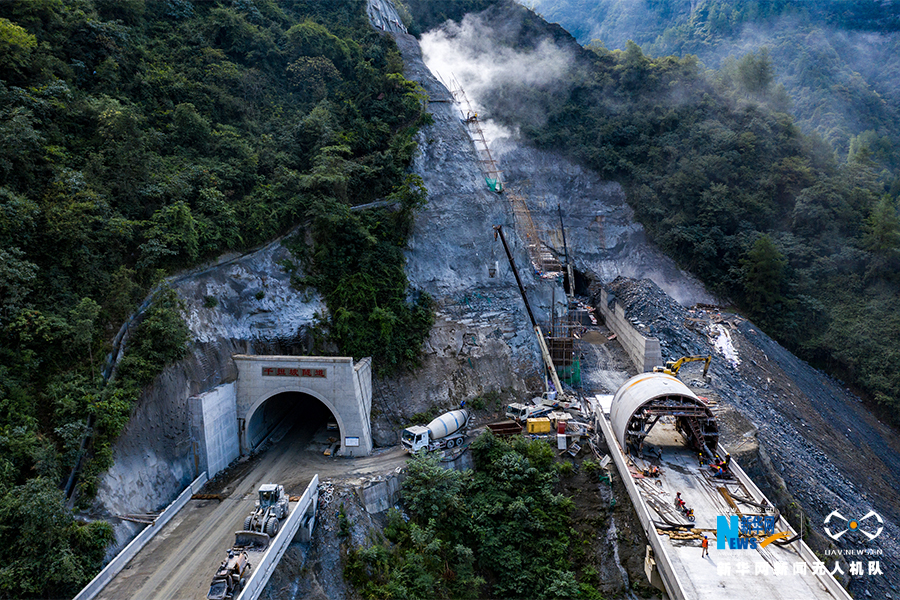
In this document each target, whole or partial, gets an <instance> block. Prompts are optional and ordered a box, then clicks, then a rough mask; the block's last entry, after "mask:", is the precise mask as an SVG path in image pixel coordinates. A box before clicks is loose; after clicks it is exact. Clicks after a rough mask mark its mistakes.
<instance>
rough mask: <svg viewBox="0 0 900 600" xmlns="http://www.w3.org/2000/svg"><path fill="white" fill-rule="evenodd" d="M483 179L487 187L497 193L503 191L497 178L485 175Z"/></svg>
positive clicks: (501, 184)
mask: <svg viewBox="0 0 900 600" xmlns="http://www.w3.org/2000/svg"><path fill="white" fill-rule="evenodd" d="M484 180H485V181H486V182H487V184H488V187H489V188H491V191H492V192H497V193H498V194H499V193H500V192H502V191H503V183H501V182H500V180H499V179H494V178H492V177H485V178H484Z"/></svg>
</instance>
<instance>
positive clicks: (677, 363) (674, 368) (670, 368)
mask: <svg viewBox="0 0 900 600" xmlns="http://www.w3.org/2000/svg"><path fill="white" fill-rule="evenodd" d="M699 360H702V361H704V362H705V363H706V364H705V365H704V366H703V378H704V379H706V374H707V373H708V372H709V363H710V361H712V355H709V356H682V357H681V358H679V359H678V360H674V361H673V360H669V361H666V366H665V367H653V372H654V373H665V374H667V375H671V376H673V377H678V371H679V369H681V367H682V365H684V364H685V363H689V362H695V361H699Z"/></svg>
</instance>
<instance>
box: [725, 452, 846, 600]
mask: <svg viewBox="0 0 900 600" xmlns="http://www.w3.org/2000/svg"><path fill="white" fill-rule="evenodd" d="M722 452H725V453H727V451H726V450H725V448H724V447H723V446H722V445H721V444H719V455H720V456H723V455H722ZM729 468H730V469H731V472H732V473H733V474H734V475H735V477H737V478H738V481H740V482H741V483H743V484H744V487H746V488H747V489H748V490H749V491H750V495H752V496H753V499H754V500H756V501H757V502H760V501H762V500H765V501H766V502H767V503H768V499H767V498H766V496H765V495H764V494H763V493H762V491H761V490H760V489H759V488H758V487H756V484H755V483H753V480H752V479H750V477H749V476H748V475H747V474H746V473H745V472H744V470H743V469H741V467H740V465H738V464H737V463H736V462H734V461H731V466H730V467H729ZM781 521H782V523H783V524H784V529H786V530H787V531H789V532H790V533H791V537H794V536H795V535H797V532H796V531H794V528H793V527H791V526H790V524H789V523H788V522H787V519H784V518H782V519H781ZM797 544H799V550H798V554H800V558H802V559H803V560H804V561H805V562H806V564H807V565H808V568H809V571H810V572H811V573H815V570H814V569H813V565H815V564H817V563H819V562H821V561H820V560H819V558H818V557H817V556H816V555H815V554H814V553H813V551H812V550H810V548H809V546H807V545H806V542H804V541H803V540H798V541H797V542H794V543H793V544H792V546H794V547H796V546H797ZM816 577H818V579H819V581H821V582H822V585H824V586H825V589H827V590H828V591H829V592H831V595H832V596H834V597H835V598H841V599H845V600H851V596H850V594H849V593H848V592H847V590H845V589H844V587H843V586H842V585H841V584H840V583H839V582H838V580H837V579H835V578H834V576H833V575H831V574H830V573H828V572H827V571H826V572H825V573H819V574H817V575H816Z"/></svg>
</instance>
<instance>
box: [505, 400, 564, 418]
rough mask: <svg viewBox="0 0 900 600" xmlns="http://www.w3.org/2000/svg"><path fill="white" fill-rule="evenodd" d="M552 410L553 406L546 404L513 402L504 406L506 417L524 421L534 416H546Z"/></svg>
mask: <svg viewBox="0 0 900 600" xmlns="http://www.w3.org/2000/svg"><path fill="white" fill-rule="evenodd" d="M552 410H553V406H551V405H547V404H521V403H519V402H513V403H512V404H509V405H507V407H506V418H507V419H512V420H514V421H521V422H523V423H524V422H525V421H527V420H528V419H534V418H536V417H546V416H547V415H549V414H550V412H551V411H552Z"/></svg>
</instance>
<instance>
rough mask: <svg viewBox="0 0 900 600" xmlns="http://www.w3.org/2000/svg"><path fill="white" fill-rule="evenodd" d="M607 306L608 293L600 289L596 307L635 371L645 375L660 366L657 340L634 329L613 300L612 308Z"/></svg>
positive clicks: (660, 359) (622, 310)
mask: <svg viewBox="0 0 900 600" xmlns="http://www.w3.org/2000/svg"><path fill="white" fill-rule="evenodd" d="M609 304H610V303H609V293H608V292H607V291H606V290H605V289H602V288H601V290H600V306H599V307H598V308H599V309H600V314H601V315H603V319H604V320H605V321H606V326H607V327H609V328H610V330H612V331H613V332H614V333H615V334H616V337H617V338H618V340H619V343H620V344H622V347H623V348H625V351H626V352H627V353H628V356H630V357H631V360H632V362H634V366H635V367H637V370H638V371H640V372H641V373H646V372H648V371H652V370H653V367H657V366H662V364H663V362H662V351H661V350H660V347H659V340H658V339H656V338H652V337H645V336H644V335H643V334H642V333H640V332H639V331H638V330H637V329H635V328H634V326H633V325H632V324H631V322H630V321H629V320H628V318H627V317H626V316H625V309H624V308H622V305H621V304H619V303H618V302H616V301H615V299H613V301H612V306H610V305H609Z"/></svg>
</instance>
